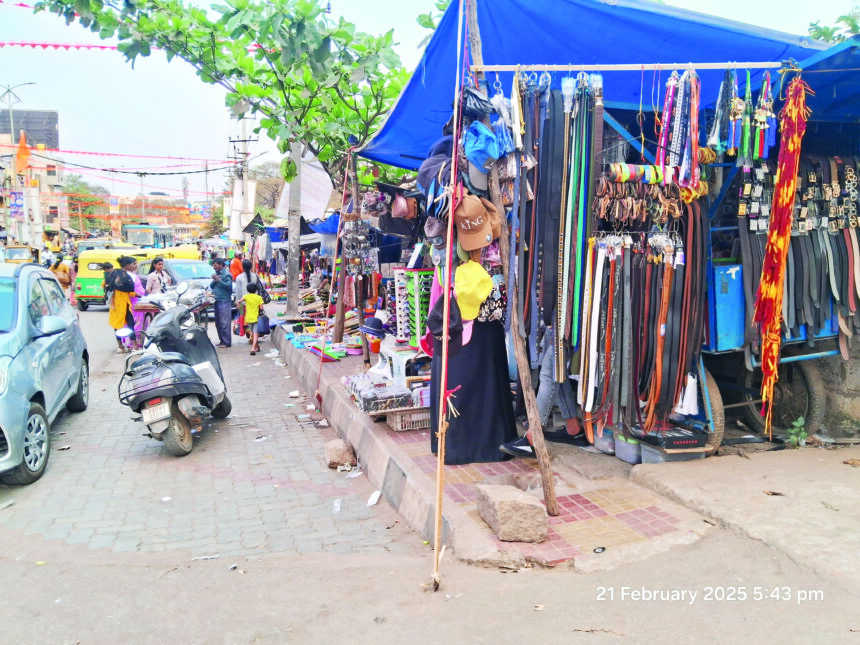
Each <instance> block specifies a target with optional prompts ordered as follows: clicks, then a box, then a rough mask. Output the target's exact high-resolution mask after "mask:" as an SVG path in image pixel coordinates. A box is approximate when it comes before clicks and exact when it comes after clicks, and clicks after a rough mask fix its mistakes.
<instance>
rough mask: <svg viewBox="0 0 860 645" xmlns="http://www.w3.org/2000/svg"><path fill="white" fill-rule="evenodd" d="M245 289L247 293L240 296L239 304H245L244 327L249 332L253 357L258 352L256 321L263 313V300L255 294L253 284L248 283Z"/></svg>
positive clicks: (255, 289)
mask: <svg viewBox="0 0 860 645" xmlns="http://www.w3.org/2000/svg"><path fill="white" fill-rule="evenodd" d="M245 288H246V289H247V293H246V294H245V295H244V296H242V298H241V299H240V302H243V303H244V304H245V326H246V327H247V328H248V330H249V331H250V332H251V356H254V354H256V353H257V352H259V351H260V345H259V342H260V341H259V339H260V336H259V334H258V333H257V321H258V320H259V318H260V312H261V311H263V298H262V297H261V296H259V295H258V294H257V285H256V284H255V283H253V282H249V283H248V285H247V286H246V287H245ZM263 313H265V312H263Z"/></svg>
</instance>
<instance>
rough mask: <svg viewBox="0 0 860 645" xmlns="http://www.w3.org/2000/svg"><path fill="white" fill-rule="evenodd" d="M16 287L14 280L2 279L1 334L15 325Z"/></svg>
mask: <svg viewBox="0 0 860 645" xmlns="http://www.w3.org/2000/svg"><path fill="white" fill-rule="evenodd" d="M15 285H16V281H15V279H14V278H0V333H3V332H7V331H12V327H13V326H14V325H15V309H16V307H15V303H16V298H15Z"/></svg>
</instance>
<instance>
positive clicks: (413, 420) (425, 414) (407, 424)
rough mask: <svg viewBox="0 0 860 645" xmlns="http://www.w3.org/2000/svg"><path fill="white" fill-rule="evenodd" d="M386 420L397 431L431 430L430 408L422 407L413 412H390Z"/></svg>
mask: <svg viewBox="0 0 860 645" xmlns="http://www.w3.org/2000/svg"><path fill="white" fill-rule="evenodd" d="M385 421H386V423H388V425H389V426H391V429H392V430H394V431H395V432H403V431H404V430H429V429H430V409H429V408H422V409H420V410H415V411H412V412H389V413H388V414H387V415H386V417H385Z"/></svg>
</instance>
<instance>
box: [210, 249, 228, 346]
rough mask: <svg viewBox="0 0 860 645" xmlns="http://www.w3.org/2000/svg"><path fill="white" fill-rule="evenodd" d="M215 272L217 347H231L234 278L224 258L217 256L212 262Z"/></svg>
mask: <svg viewBox="0 0 860 645" xmlns="http://www.w3.org/2000/svg"><path fill="white" fill-rule="evenodd" d="M212 268H213V269H215V273H213V274H212V284H210V285H209V288H210V289H212V296H213V297H214V299H215V328H216V329H217V330H218V340H219V343H218V344H217V345H216V347H230V345H232V344H233V340H232V338H231V337H230V296H231V295H232V293H233V288H232V285H233V278H231V277H230V272H229V271H227V267H226V262H225V261H224V258H215V260H214V261H213V262H212Z"/></svg>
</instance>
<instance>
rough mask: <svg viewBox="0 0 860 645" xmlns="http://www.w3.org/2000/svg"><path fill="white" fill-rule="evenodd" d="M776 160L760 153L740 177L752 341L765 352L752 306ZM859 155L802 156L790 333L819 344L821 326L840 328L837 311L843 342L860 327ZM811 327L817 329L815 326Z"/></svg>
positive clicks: (788, 280)
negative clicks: (770, 159) (768, 158)
mask: <svg viewBox="0 0 860 645" xmlns="http://www.w3.org/2000/svg"><path fill="white" fill-rule="evenodd" d="M774 172H775V165H774V163H773V161H771V162H770V163H768V162H765V161H760V162H758V163H756V164H755V165H753V166H752V167H751V168H748V169H744V172H743V173H741V174H739V177H738V204H737V215H738V228H739V237H740V244H741V260H742V263H743V266H744V296H745V300H746V309H747V313H746V318H747V325H746V330H747V333H746V337H745V343H746V344H747V346H748V348H749V350H750V351H751V352H752V353H753V354H758V353H759V342H760V339H759V337H758V334H757V331H756V328H755V326H754V325H752V310H753V307H754V303H755V294H756V292H757V291H758V287H759V281H760V277H761V269H762V263H763V259H764V253H765V247H766V244H767V231H768V226H769V221H770V220H769V216H770V202H771V198H772V193H773V178H774ZM858 177H860V158H855V157H823V156H819V155H805V156H803V157H802V158H801V160H800V174H799V176H798V183H797V193H796V198H795V221H794V224H793V226H792V233H791V237H790V240H789V249H788V255H787V258H786V270H785V276H784V285H785V286H784V297H783V301H782V319H783V333H784V334H786V335H789V336H790V337H792V338H800V337H801V336H802V332H803V330H802V329H801V328H802V327H805V330H806V337H807V342H808V343H809V344H810V345H814V344H815V336H816V335H817V334H821V333H825V334H830V333H833V331H834V329H833V326H832V319H833V317H834V316H836V320H837V322H838V330H839V335H840V350H841V351H842V353H843V357H845V356H847V355H848V340H849V339H850V338H851V337H852V336H853V335H854V334H856V333H860V315H858V304H860V245H858V238H857V226H858V223H860V218H858V215H857V213H858V209H860V201H858V199H860V195H858V189H857V188H858V187H857V184H858ZM810 331H811V332H812V333H810Z"/></svg>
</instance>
